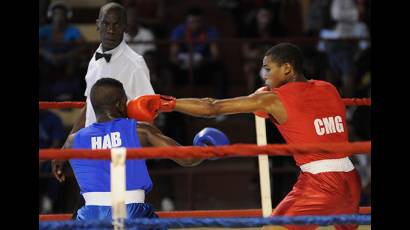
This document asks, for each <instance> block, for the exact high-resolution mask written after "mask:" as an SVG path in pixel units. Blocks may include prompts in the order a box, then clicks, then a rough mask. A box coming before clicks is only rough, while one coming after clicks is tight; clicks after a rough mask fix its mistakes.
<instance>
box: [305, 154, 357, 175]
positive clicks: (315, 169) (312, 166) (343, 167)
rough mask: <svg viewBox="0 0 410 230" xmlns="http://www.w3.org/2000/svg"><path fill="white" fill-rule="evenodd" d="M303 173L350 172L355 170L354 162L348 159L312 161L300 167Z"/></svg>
mask: <svg viewBox="0 0 410 230" xmlns="http://www.w3.org/2000/svg"><path fill="white" fill-rule="evenodd" d="M300 169H301V170H302V171H303V172H309V173H312V174H317V173H322V172H350V171H352V170H353V169H354V166H353V163H352V161H350V159H349V158H348V157H345V158H340V159H327V160H319V161H312V162H309V163H307V164H303V165H301V166H300Z"/></svg>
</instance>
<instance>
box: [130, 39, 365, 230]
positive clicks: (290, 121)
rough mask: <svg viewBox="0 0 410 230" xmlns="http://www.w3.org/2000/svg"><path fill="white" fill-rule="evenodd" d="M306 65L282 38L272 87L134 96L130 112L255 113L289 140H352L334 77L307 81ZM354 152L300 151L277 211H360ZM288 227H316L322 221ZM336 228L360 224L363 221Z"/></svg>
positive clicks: (271, 70) (271, 66)
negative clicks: (233, 93)
mask: <svg viewBox="0 0 410 230" xmlns="http://www.w3.org/2000/svg"><path fill="white" fill-rule="evenodd" d="M302 65H303V55H302V53H301V51H300V49H299V48H298V47H296V46H295V45H292V44H290V43H281V44H278V45H276V46H274V47H272V48H271V49H269V50H268V51H267V52H266V54H265V57H264V59H263V68H264V72H265V73H264V80H265V83H266V86H265V87H262V88H260V89H259V90H257V91H256V92H255V93H253V94H251V95H249V96H243V97H236V98H231V99H223V100H215V99H212V98H203V99H195V98H182V99H175V98H173V97H169V96H162V95H146V96H142V97H139V98H136V99H134V100H132V101H131V102H130V103H129V104H128V112H129V115H130V114H132V116H136V117H138V116H142V117H146V118H149V119H154V118H155V117H156V115H157V113H159V112H170V111H178V112H181V113H185V114H189V115H192V116H200V117H212V116H217V115H227V114H236V113H252V112H253V113H255V114H256V115H257V116H262V117H265V118H268V119H270V120H271V121H272V122H273V123H274V124H275V125H276V126H277V127H278V130H279V131H280V133H281V134H282V136H283V137H284V139H285V140H286V142H287V143H288V144H303V143H332V142H346V143H347V142H348V130H347V124H346V111H345V106H344V103H343V101H342V99H341V97H340V95H339V93H338V91H337V89H336V88H335V87H334V86H333V85H331V84H330V83H328V82H324V81H319V80H307V79H306V78H305V76H304V75H303V73H302ZM348 155H349V154H344V153H308V154H294V155H293V157H294V159H295V161H296V164H297V165H298V166H299V167H300V168H301V173H300V175H299V177H298V180H297V182H296V184H295V185H294V187H293V189H292V191H291V192H290V193H289V194H288V195H287V196H286V197H285V198H284V199H283V200H282V201H281V202H280V203H279V205H278V206H277V207H276V208H275V210H274V212H273V214H272V215H273V216H295V215H298V216H304V215H339V214H357V213H358V211H359V199H360V178H359V175H358V173H357V171H356V169H355V168H354V166H353V164H352V162H351V161H350V159H349V158H348ZM286 227H287V228H289V229H315V228H316V227H317V226H300V225H299V226H296V225H295V226H286ZM335 227H336V229H357V225H343V226H342V225H340V226H335Z"/></svg>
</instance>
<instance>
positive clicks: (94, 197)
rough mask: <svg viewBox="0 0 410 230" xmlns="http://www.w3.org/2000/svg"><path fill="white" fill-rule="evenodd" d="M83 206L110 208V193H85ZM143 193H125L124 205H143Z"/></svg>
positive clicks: (138, 191) (135, 191)
mask: <svg viewBox="0 0 410 230" xmlns="http://www.w3.org/2000/svg"><path fill="white" fill-rule="evenodd" d="M83 197H84V200H85V205H98V206H111V205H112V200H111V192H86V193H83ZM144 201H145V191H144V190H141V189H138V190H131V191H125V204H131V203H144Z"/></svg>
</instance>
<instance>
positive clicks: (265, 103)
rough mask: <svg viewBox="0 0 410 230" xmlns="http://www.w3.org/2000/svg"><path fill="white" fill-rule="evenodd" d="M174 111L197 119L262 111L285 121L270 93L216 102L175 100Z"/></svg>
mask: <svg viewBox="0 0 410 230" xmlns="http://www.w3.org/2000/svg"><path fill="white" fill-rule="evenodd" d="M174 111H177V112H180V113H185V114H188V115H191V116H197V117H213V116H217V115H228V114H237V113H254V112H257V111H263V112H266V113H268V114H271V115H272V116H273V117H274V118H275V119H276V120H278V121H279V120H283V119H286V117H284V115H286V114H285V113H284V107H283V106H282V103H281V102H280V100H279V97H278V96H277V95H276V94H275V93H272V92H263V93H258V94H251V95H249V96H243V97H235V98H230V99H222V100H216V99H212V98H203V99H196V98H181V99H177V100H176V105H175V108H174Z"/></svg>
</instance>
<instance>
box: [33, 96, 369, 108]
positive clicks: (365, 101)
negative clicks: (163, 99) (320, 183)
mask: <svg viewBox="0 0 410 230" xmlns="http://www.w3.org/2000/svg"><path fill="white" fill-rule="evenodd" d="M342 100H343V102H344V103H345V105H346V106H351V105H356V106H363V105H367V106H370V105H371V99H370V98H343V99H342ZM84 105H85V102H83V101H64V102H55V101H40V102H39V108H40V109H64V108H82V107H84Z"/></svg>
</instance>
